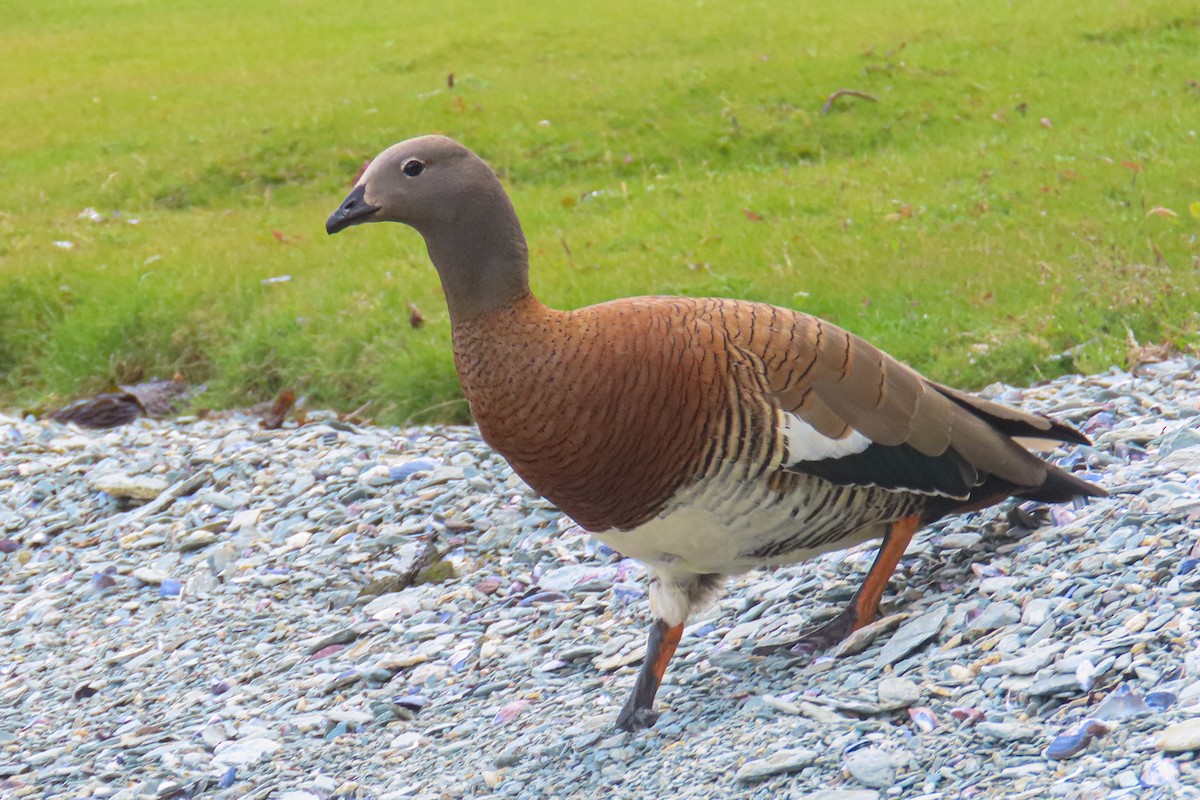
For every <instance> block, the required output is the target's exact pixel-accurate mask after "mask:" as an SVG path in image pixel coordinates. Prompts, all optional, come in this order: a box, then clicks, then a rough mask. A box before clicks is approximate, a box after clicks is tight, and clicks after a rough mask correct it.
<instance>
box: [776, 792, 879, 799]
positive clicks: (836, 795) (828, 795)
mask: <svg viewBox="0 0 1200 800" xmlns="http://www.w3.org/2000/svg"><path fill="white" fill-rule="evenodd" d="M791 800H879V792H877V791H875V790H874V789H818V790H817V791H815V792H801V793H797V794H793V795H792V796H791Z"/></svg>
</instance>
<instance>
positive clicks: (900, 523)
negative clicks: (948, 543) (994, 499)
mask: <svg viewBox="0 0 1200 800" xmlns="http://www.w3.org/2000/svg"><path fill="white" fill-rule="evenodd" d="M920 528H921V518H920V517H919V516H916V515H914V516H911V517H903V518H901V519H898V520H896V521H895V522H893V523H892V524H891V526H890V527H889V528H888V531H887V533H886V534H884V537H883V542H882V543H881V544H880V545H879V552H878V553H877V554H876V556H875V563H874V564H872V565H871V570H870V571H869V572H868V573H867V577H866V580H864V581H863V584H862V586H860V587H859V589H858V591H857V592H855V593H854V598H853V599H852V600H851V601H850V605H848V606H846V608H845V609H844V610H843V611H842V613H840V614H838V615H837V616H836V617H834V618H833V619H831V620H829V621H828V622H823V623H821V624H820V625H817V626H814V627H812V628H809V629H807V630H805V631H802V632H801V634H800V638H798V639H796V640H795V641H792V642H786V643H784V644H777V645H767V646H765V647H759V648H755V650H754V652H755V653H759V654H766V653H774V652H776V651H779V650H792V651H799V652H812V651H816V650H823V649H825V648H827V647H830V646H832V645H835V644H837V643H838V642H840V641H841V640H842V639H845V638H846V637H847V636H849V635H850V633H851V631H856V630H858V629H859V628H861V627H863V626H864V625H869V624H870V623H872V622H874V621H875V618H876V617H878V616H879V601H880V599H882V598H883V590H884V589H885V588H887V584H888V581H889V580H891V577H892V573H893V572H895V571H896V565H897V564H899V563H900V559H901V557H903V555H904V551H905V550H907V549H908V544H909V542H911V541H912V537H913V534H915V533H916V532H917V531H918V530H920Z"/></svg>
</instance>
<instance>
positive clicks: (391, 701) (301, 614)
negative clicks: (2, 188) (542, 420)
mask: <svg viewBox="0 0 1200 800" xmlns="http://www.w3.org/2000/svg"><path fill="white" fill-rule="evenodd" d="M1198 367H1200V362H1197V361H1195V360H1189V359H1183V358H1180V359H1176V360H1173V361H1169V362H1164V363H1162V364H1156V365H1150V366H1147V367H1144V368H1142V369H1141V370H1140V371H1139V372H1138V373H1137V374H1135V375H1130V374H1127V373H1124V372H1116V371H1114V372H1110V373H1106V374H1102V375H1095V376H1088V377H1075V378H1067V379H1062V380H1058V381H1055V382H1053V383H1051V384H1048V385H1045V386H1040V387H1037V388H1033V389H1024V390H1020V389H1013V388H1009V387H1001V386H997V387H992V389H991V390H989V392H988V394H989V395H990V396H992V397H998V398H1000V399H1003V400H1005V401H1009V402H1014V403H1018V404H1020V405H1023V406H1024V407H1026V408H1029V409H1034V410H1038V411H1044V412H1049V413H1053V414H1056V415H1058V416H1060V417H1062V418H1065V419H1067V420H1070V421H1072V422H1074V423H1075V424H1077V425H1079V426H1081V427H1082V428H1083V429H1084V430H1086V431H1087V432H1088V433H1089V435H1091V436H1092V437H1093V439H1094V440H1095V442H1096V446H1095V447H1094V448H1086V447H1085V448H1072V449H1069V450H1062V451H1058V452H1056V454H1055V458H1056V459H1058V460H1059V461H1060V462H1061V463H1063V464H1064V465H1066V466H1068V467H1069V468H1072V469H1074V470H1076V471H1078V472H1080V473H1081V474H1082V475H1083V476H1084V477H1086V478H1089V479H1092V480H1096V481H1099V482H1100V483H1101V484H1102V485H1103V486H1105V487H1106V488H1108V490H1109V491H1110V492H1112V497H1110V498H1107V499H1103V500H1099V501H1093V502H1089V503H1086V504H1084V503H1079V504H1077V505H1075V506H1059V507H1054V508H1044V507H1037V506H1034V505H1031V504H1026V505H1021V506H1016V505H1013V504H1007V505H1003V506H1001V507H999V508H997V509H991V510H989V511H987V512H985V513H982V514H975V515H969V516H967V517H965V518H960V519H956V520H950V521H945V522H943V523H940V524H939V525H936V526H934V527H933V528H931V529H929V530H927V531H925V532H923V533H922V534H919V536H918V538H917V539H916V540H915V541H914V543H913V545H912V547H910V548H909V552H908V554H907V556H906V557H905V559H904V561H903V562H902V564H901V567H900V569H899V571H898V572H897V574H896V576H895V577H894V578H893V580H892V583H891V586H890V587H889V591H888V594H887V595H886V596H885V602H884V611H885V614H886V616H885V618H884V619H883V620H881V621H880V622H879V623H877V624H876V625H874V626H872V627H871V628H868V629H866V630H864V631H863V632H860V633H859V634H856V635H855V637H853V638H852V639H851V640H850V641H849V642H848V643H847V645H845V646H843V647H842V648H840V649H839V650H838V651H836V652H834V653H826V654H823V655H821V656H819V657H817V658H815V659H808V658H797V657H793V656H790V655H781V654H777V655H772V656H767V657H762V656H755V655H753V654H752V652H751V651H752V648H753V647H754V646H755V645H757V644H761V643H763V642H769V641H771V640H774V639H778V638H781V637H785V636H787V635H788V634H789V633H794V632H795V631H796V630H798V629H799V628H801V627H803V625H804V624H805V623H806V622H808V621H809V620H810V619H814V618H820V617H824V616H828V615H831V614H832V613H834V612H836V611H837V610H838V609H839V608H840V607H841V605H842V604H843V603H844V602H845V601H846V600H847V599H848V598H849V596H850V594H851V593H852V592H853V590H854V589H855V587H856V586H857V585H858V583H859V582H860V581H861V579H862V577H863V575H864V574H865V572H866V570H867V568H868V567H869V566H870V561H871V558H872V555H873V553H872V549H871V547H870V546H865V547H860V548H856V549H854V550H850V551H846V552H843V553H837V554H832V555H829V556H825V557H822V558H819V559H816V560H814V561H812V562H809V563H806V564H802V565H798V566H795V567H790V568H785V569H779V570H775V571H774V572H770V573H767V572H758V573H753V574H750V575H747V576H742V577H740V578H736V579H734V580H732V581H731V582H730V591H729V593H728V595H727V596H726V597H725V599H723V600H722V601H721V602H720V603H718V604H717V605H716V606H715V607H714V608H713V609H712V610H711V611H710V612H708V613H706V614H705V615H703V616H702V617H700V618H698V619H695V620H693V621H692V623H691V624H690V627H689V628H688V630H687V631H686V633H685V636H684V639H683V643H682V645H681V646H680V649H679V654H678V655H677V656H676V658H675V660H674V662H673V663H672V665H671V669H670V670H669V672H668V676H667V680H666V682H665V683H664V686H663V689H662V691H661V692H660V695H659V702H660V707H661V709H662V710H663V712H664V713H663V715H662V718H661V719H660V720H659V722H658V724H657V725H656V726H655V728H654V729H652V730H650V731H646V732H641V733H638V734H626V733H621V732H618V731H616V730H614V728H613V726H612V722H613V718H614V716H615V715H616V712H617V709H618V708H619V706H620V704H621V702H622V701H623V700H624V699H625V695H626V693H627V692H628V691H629V690H630V688H631V686H632V683H633V676H634V673H635V671H636V669H637V665H638V662H639V660H640V658H641V656H642V649H643V636H644V628H645V625H646V613H647V609H646V600H645V594H644V588H643V586H642V570H641V567H640V566H638V565H637V564H636V563H635V562H632V561H628V560H623V559H622V558H621V557H620V556H619V555H618V554H615V553H613V552H611V551H608V550H607V549H605V548H603V547H601V546H599V545H597V544H596V543H595V542H593V541H592V540H591V539H590V538H588V537H587V536H586V535H585V534H583V533H582V532H581V531H579V530H578V529H577V528H575V527H574V526H573V525H571V524H570V522H569V521H567V520H564V519H563V518H562V517H561V516H560V515H559V514H558V513H556V512H555V510H554V509H553V508H552V507H550V506H549V505H548V504H547V503H545V501H543V500H540V499H539V498H537V497H536V496H534V495H533V494H532V493H531V492H530V491H529V490H528V488H527V487H525V486H524V485H523V484H522V483H521V482H520V481H519V480H518V479H517V478H516V477H515V476H513V474H512V473H511V471H510V470H509V469H508V467H507V466H506V465H505V464H504V462H503V461H502V460H501V459H500V458H499V457H498V456H496V455H494V454H492V453H491V452H490V451H489V450H488V449H487V447H486V446H485V445H484V444H483V443H482V442H481V441H480V439H479V438H478V434H477V432H476V431H474V430H473V429H470V428H421V429H409V430H398V429H382V428H367V427H355V426H351V425H348V424H345V423H342V422H339V421H338V420H337V418H336V417H335V416H333V415H311V416H310V421H309V423H308V424H306V425H304V426H302V427H298V428H296V427H293V428H285V429H283V430H279V431H269V432H268V431H260V430H258V428H257V426H256V424H255V420H253V419H251V418H249V417H244V416H236V415H235V416H227V417H224V418H221V419H207V420H196V419H180V420H176V421H173V422H152V421H148V420H142V421H139V422H137V423H135V424H132V425H129V426H126V427H124V428H119V429H116V430H112V431H107V432H93V431H84V430H80V429H77V428H74V427H71V426H63V425H60V424H57V423H52V422H41V421H33V420H29V419H25V420H23V419H19V418H15V417H11V416H4V415H2V414H0V797H3V798H6V799H7V798H31V797H64V798H72V797H105V798H172V797H220V798H234V797H248V798H268V797H271V798H284V799H286V800H311V799H312V798H330V797H341V798H375V799H376V800H398V799H399V798H421V799H426V798H428V799H432V798H485V797H513V798H566V797H579V798H584V797H588V798H590V797H611V798H643V797H654V798H702V797H705V798H707V797H714V798H732V797H738V798H740V797H747V798H751V797H752V798H764V799H765V798H821V799H822V800H873V799H874V798H884V797H903V798H924V799H925V800H934V799H935V798H947V799H949V798H984V797H1004V798H1035V797H1037V798H1041V797H1046V796H1052V797H1060V798H1122V797H1130V798H1132V797H1137V798H1156V797H1162V798H1180V797H1182V798H1190V797H1200V790H1198V789H1197V788H1196V787H1197V786H1200V763H1198V762H1197V760H1196V752H1197V750H1198V749H1200V620H1197V614H1196V611H1195V609H1196V606H1197V600H1200V569H1198V566H1200V558H1198V557H1200V545H1198V543H1200V538H1198V535H1200V378H1198V377H1197V368H1198Z"/></svg>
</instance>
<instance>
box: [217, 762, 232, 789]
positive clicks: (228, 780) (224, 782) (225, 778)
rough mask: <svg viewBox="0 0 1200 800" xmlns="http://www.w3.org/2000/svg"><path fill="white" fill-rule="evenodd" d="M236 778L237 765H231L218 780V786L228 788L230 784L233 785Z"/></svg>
mask: <svg viewBox="0 0 1200 800" xmlns="http://www.w3.org/2000/svg"><path fill="white" fill-rule="evenodd" d="M236 780H237V767H230V768H229V769H227V770H225V774H224V775H222V776H221V780H219V781H217V788H218V789H228V788H229V787H230V786H233V784H234V781H236Z"/></svg>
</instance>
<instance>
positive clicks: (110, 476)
mask: <svg viewBox="0 0 1200 800" xmlns="http://www.w3.org/2000/svg"><path fill="white" fill-rule="evenodd" d="M168 485H169V484H168V483H167V482H166V481H165V480H163V479H162V478H158V477H154V476H151V475H126V474H125V473H123V472H109V473H107V474H104V475H101V476H99V477H98V478H96V479H95V480H93V481H92V483H91V486H92V488H93V489H95V490H96V491H98V492H104V493H105V494H108V495H111V496H113V497H121V498H126V499H129V500H153V499H154V498H156V497H158V496H159V495H160V494H162V493H163V492H165V491H166V490H167V487H168Z"/></svg>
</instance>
